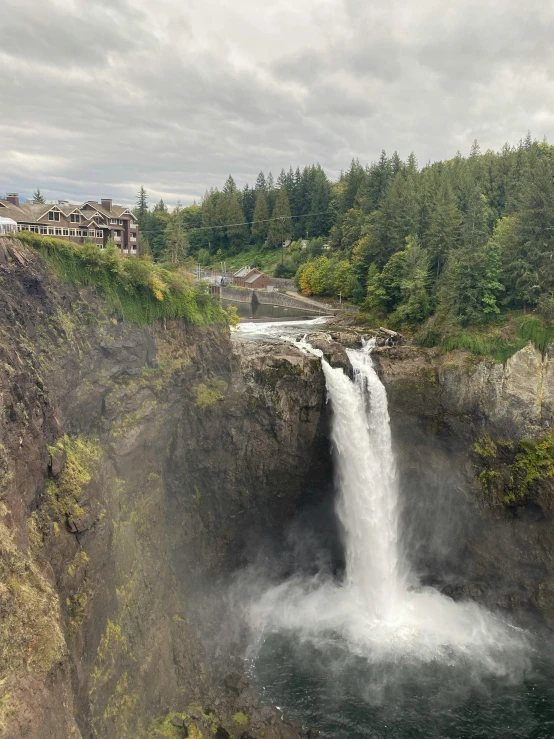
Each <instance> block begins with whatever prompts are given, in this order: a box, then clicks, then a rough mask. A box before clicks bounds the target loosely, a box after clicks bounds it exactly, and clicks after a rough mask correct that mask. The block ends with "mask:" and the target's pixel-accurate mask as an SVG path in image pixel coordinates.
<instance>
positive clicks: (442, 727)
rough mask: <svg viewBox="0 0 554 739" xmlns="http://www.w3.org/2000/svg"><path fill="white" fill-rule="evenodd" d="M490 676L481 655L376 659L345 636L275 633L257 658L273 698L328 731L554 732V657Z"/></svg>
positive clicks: (375, 734)
mask: <svg viewBox="0 0 554 739" xmlns="http://www.w3.org/2000/svg"><path fill="white" fill-rule="evenodd" d="M552 649H553V645H552V644H548V645H547V644H546V643H544V642H543V644H542V645H541V649H540V652H539V651H534V652H533V654H532V655H530V660H529V662H528V663H527V665H526V666H525V667H523V666H522V665H517V664H516V665H514V666H513V668H512V669H511V670H510V672H508V674H504V675H500V676H499V675H495V674H490V673H485V674H483V673H482V672H481V671H480V670H479V669H476V667H475V664H474V663H473V661H472V660H471V658H468V659H463V658H460V657H456V656H455V655H453V656H452V659H451V660H450V661H449V660H444V659H441V660H436V661H430V662H425V661H419V660H410V659H407V658H405V657H404V658H398V659H389V660H383V661H374V662H373V661H371V657H369V659H368V657H367V656H360V655H355V654H353V653H352V651H351V650H350V648H349V647H348V646H347V645H346V644H345V643H344V641H343V640H342V639H341V637H340V636H339V635H335V637H334V638H330V639H328V640H327V641H326V642H325V644H318V643H315V642H313V641H311V640H304V639H302V638H301V637H300V636H299V635H297V634H295V633H294V632H285V631H282V632H278V633H273V634H268V635H266V636H265V637H264V639H263V641H262V642H261V644H259V645H258V649H257V652H256V654H255V656H253V658H252V662H251V678H252V683H253V685H254V686H255V687H256V688H257V689H258V690H259V692H260V694H261V696H262V698H263V700H265V701H267V702H268V703H273V704H274V705H278V706H279V707H280V708H281V710H282V711H284V713H285V714H286V715H288V716H290V717H294V718H297V719H299V720H301V721H302V722H303V724H305V725H307V726H309V727H313V728H316V729H319V730H320V731H321V737H322V738H323V737H324V738H325V739H552V738H553V737H554V659H553V658H552V656H551V655H552Z"/></svg>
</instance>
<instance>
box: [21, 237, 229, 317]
mask: <svg viewBox="0 0 554 739" xmlns="http://www.w3.org/2000/svg"><path fill="white" fill-rule="evenodd" d="M17 238H18V239H19V240H20V241H21V242H22V243H23V244H25V245H27V246H30V247H33V248H34V249H36V250H37V251H38V252H39V253H40V254H41V255H42V257H43V258H44V261H45V262H46V264H47V265H48V266H49V267H50V268H51V269H53V270H54V272H55V273H56V275H57V276H58V277H59V278H60V279H61V280H62V281H63V282H67V283H70V284H73V285H79V286H81V287H85V286H90V287H94V288H95V289H96V290H98V292H99V293H100V294H101V295H102V297H103V298H104V299H105V300H106V302H107V303H108V305H109V307H110V308H111V309H112V310H114V311H115V312H116V313H118V314H119V315H120V316H121V317H122V318H124V319H126V320H128V321H131V322H132V323H138V324H141V325H142V324H147V323H152V321H155V320H157V319H160V318H162V319H171V318H180V319H183V320H185V321H187V322H189V323H194V324H198V325H208V324H212V323H225V321H226V320H227V317H226V314H225V311H224V310H223V309H222V308H221V305H220V303H219V301H217V300H214V299H213V298H212V296H211V295H209V294H207V293H206V292H205V288H204V286H200V287H193V286H191V285H190V284H189V282H188V281H187V279H186V278H185V276H184V275H181V274H180V273H178V272H169V271H168V270H165V269H161V268H160V267H157V266H155V265H154V264H152V263H151V262H147V261H144V260H141V259H137V258H136V257H129V258H127V259H122V258H121V256H120V254H119V251H118V250H117V249H116V248H114V247H108V248H107V249H99V248H98V247H97V246H96V245H95V244H92V243H85V244H82V245H80V244H77V245H76V244H70V243H69V242H67V241H62V240H61V239H53V238H49V237H45V236H37V235H36V234H33V233H30V232H23V233H19V234H18V235H17Z"/></svg>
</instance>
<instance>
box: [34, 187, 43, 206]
mask: <svg viewBox="0 0 554 739" xmlns="http://www.w3.org/2000/svg"><path fill="white" fill-rule="evenodd" d="M33 200H34V201H35V203H42V204H44V203H45V202H46V201H45V199H44V196H43V195H42V193H41V191H40V187H37V189H36V190H35V191H34V193H33Z"/></svg>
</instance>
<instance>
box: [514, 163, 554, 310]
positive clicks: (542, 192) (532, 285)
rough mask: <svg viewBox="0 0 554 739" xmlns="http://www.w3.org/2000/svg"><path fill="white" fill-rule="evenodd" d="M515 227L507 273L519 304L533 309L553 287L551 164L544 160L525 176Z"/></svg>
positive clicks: (552, 192)
mask: <svg viewBox="0 0 554 739" xmlns="http://www.w3.org/2000/svg"><path fill="white" fill-rule="evenodd" d="M517 224H518V242H519V249H518V254H517V255H514V257H516V260H515V262H514V264H513V265H512V267H511V268H510V270H509V272H510V281H511V288H512V294H513V297H514V299H515V301H516V302H517V303H519V304H520V305H523V306H527V305H531V306H536V305H537V304H538V301H539V299H540V297H541V295H542V294H544V293H546V292H548V291H550V290H551V289H552V287H553V286H554V256H553V255H554V182H553V164H552V162H551V160H549V159H547V158H546V157H542V158H541V159H539V160H538V162H537V164H536V165H535V166H534V167H532V168H530V169H529V171H528V173H527V177H526V180H525V183H524V191H523V195H522V207H521V212H520V214H519V218H518V220H517Z"/></svg>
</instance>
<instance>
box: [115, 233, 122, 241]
mask: <svg viewBox="0 0 554 739" xmlns="http://www.w3.org/2000/svg"><path fill="white" fill-rule="evenodd" d="M113 240H114V241H121V236H116V235H115V234H114V237H113Z"/></svg>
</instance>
